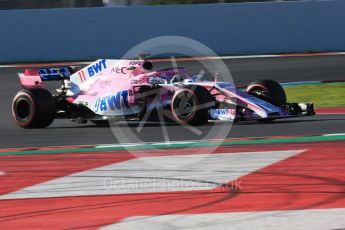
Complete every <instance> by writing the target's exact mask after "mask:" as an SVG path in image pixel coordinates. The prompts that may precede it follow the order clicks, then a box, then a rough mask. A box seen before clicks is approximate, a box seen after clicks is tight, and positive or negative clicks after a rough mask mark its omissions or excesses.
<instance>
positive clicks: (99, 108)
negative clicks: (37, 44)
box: [12, 59, 315, 128]
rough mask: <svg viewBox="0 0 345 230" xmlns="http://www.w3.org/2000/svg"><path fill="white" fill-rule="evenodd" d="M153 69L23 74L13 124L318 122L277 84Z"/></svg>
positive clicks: (107, 64) (121, 64)
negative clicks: (52, 88) (50, 86)
mask: <svg viewBox="0 0 345 230" xmlns="http://www.w3.org/2000/svg"><path fill="white" fill-rule="evenodd" d="M152 68H153V64H152V62H150V61H148V60H111V59H100V60H97V61H95V62H93V63H91V64H90V65H88V66H86V67H85V68H82V69H80V70H76V68H75V67H73V66H67V67H59V68H41V69H26V70H25V71H24V73H20V74H19V79H20V82H21V85H22V87H23V88H24V90H21V91H19V92H18V93H17V94H16V96H15V97H14V99H13V103H12V113H13V118H14V120H15V122H16V123H17V124H18V125H19V126H21V127H23V128H43V127H47V126H49V125H50V124H51V123H52V122H53V120H54V119H56V118H63V119H71V120H72V121H77V122H82V123H85V122H87V121H91V122H93V123H95V124H96V125H100V124H104V123H105V122H106V123H107V122H108V120H109V119H118V120H122V119H125V120H138V121H147V120H158V121H162V120H170V121H174V122H177V123H179V124H185V125H203V124H206V123H207V122H208V121H209V120H227V121H247V120H258V121H271V120H274V119H278V118H288V117H294V116H305V115H314V114H315V113H314V109H313V104H312V103H287V102H286V96H285V92H284V90H283V88H282V87H281V86H280V85H279V83H277V82H275V81H272V80H262V81H258V82H254V83H252V84H250V85H249V86H248V87H247V89H246V91H244V90H240V89H238V88H236V87H235V86H234V85H233V84H230V83H228V82H217V81H203V80H201V79H200V76H198V75H190V74H188V73H187V70H186V68H183V67H179V68H168V69H162V70H158V71H152ZM45 81H61V87H60V88H58V89H57V90H56V92H55V93H53V94H52V93H50V92H49V91H48V90H47V87H46V86H45V85H44V82H45Z"/></svg>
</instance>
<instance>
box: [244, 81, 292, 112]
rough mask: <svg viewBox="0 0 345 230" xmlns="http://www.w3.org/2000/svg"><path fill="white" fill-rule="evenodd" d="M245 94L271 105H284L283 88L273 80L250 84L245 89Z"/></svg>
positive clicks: (284, 95)
mask: <svg viewBox="0 0 345 230" xmlns="http://www.w3.org/2000/svg"><path fill="white" fill-rule="evenodd" d="M247 93H249V94H252V95H254V96H256V97H258V98H260V99H262V100H265V101H267V102H269V103H271V104H272V105H275V106H281V105H284V104H286V94H285V91H284V89H283V87H282V86H281V85H280V84H279V83H278V82H276V81H273V80H261V81H257V82H253V83H251V84H250V85H249V86H248V87H247Z"/></svg>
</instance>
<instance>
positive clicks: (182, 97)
mask: <svg viewBox="0 0 345 230" xmlns="http://www.w3.org/2000/svg"><path fill="white" fill-rule="evenodd" d="M214 103H215V101H214V98H213V97H212V95H211V94H210V92H209V91H208V90H207V89H206V88H204V87H202V86H190V87H188V88H183V89H180V90H178V91H177V92H176V93H175V95H174V97H173V99H172V103H171V112H172V115H173V117H174V119H175V121H177V122H178V123H180V124H182V125H183V124H188V125H194V126H197V125H204V124H206V123H207V122H208V117H209V114H208V110H209V109H210V108H211V107H213V106H214Z"/></svg>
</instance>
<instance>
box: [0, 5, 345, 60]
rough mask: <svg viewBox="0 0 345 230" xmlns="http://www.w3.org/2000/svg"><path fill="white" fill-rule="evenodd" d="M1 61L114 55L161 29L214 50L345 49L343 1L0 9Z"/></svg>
mask: <svg viewBox="0 0 345 230" xmlns="http://www.w3.org/2000/svg"><path fill="white" fill-rule="evenodd" d="M0 23H1V36H0V41H1V42H0V62H21V61H57V60H87V59H94V58H98V57H104V58H118V57H121V56H122V55H123V54H124V53H126V52H127V51H128V50H129V49H130V48H131V47H133V46H135V45H136V44H138V43H140V42H142V41H143V40H146V39H149V38H154V37H157V36H162V35H177V36H185V37H189V38H192V39H196V40H198V41H200V42H202V43H204V44H205V45H207V46H208V47H210V48H211V49H213V50H214V51H215V52H216V53H218V54H263V53H282V52H305V51H340V50H345V30H344V27H345V26H344V23H345V1H306V2H273V3H248V4H215V5H213V4H207V5H179V6H138V7H114V8H80V9H51V10H9V11H4V10H3V11H0Z"/></svg>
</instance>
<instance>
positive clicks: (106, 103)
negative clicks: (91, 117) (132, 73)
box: [95, 90, 129, 112]
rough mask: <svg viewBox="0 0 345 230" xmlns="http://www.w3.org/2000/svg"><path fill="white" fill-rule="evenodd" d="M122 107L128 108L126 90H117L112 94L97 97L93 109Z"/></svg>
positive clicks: (101, 109)
mask: <svg viewBox="0 0 345 230" xmlns="http://www.w3.org/2000/svg"><path fill="white" fill-rule="evenodd" d="M123 107H126V108H129V105H128V91H127V90H123V91H119V92H117V93H116V94H114V95H110V96H106V97H102V98H98V99H97V101H96V103H95V111H96V112H98V111H101V112H103V111H107V110H109V109H110V110H120V109H122V108H123Z"/></svg>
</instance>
